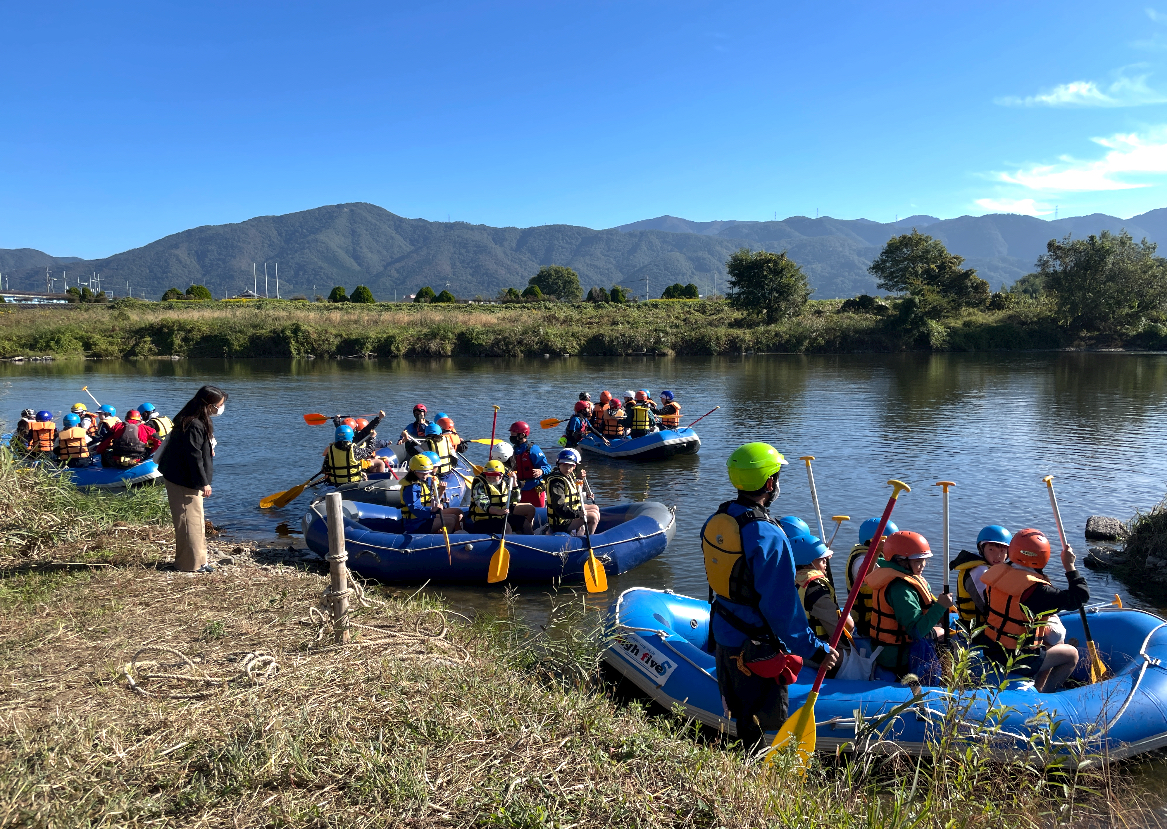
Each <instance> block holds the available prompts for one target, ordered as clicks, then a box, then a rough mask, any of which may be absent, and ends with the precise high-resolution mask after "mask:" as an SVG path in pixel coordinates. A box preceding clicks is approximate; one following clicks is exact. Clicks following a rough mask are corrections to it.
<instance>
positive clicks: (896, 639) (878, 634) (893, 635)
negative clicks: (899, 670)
mask: <svg viewBox="0 0 1167 829" xmlns="http://www.w3.org/2000/svg"><path fill="white" fill-rule="evenodd" d="M898 579H903V580H904V581H906V582H907V583H908V584H910V585H911V586H912V587H913V588H914V589H915V591H916V593H917V594H919V596H920V606H921V607H922V608H923V609H924V610H927V609H928V608H929V607H931V606H932V604H933V603H934V602H935V601H936V597H935V596H933V595H932V591H931V589H929V587H928V582H927V580H925V578H924V577H923V576H913V575H911V574H910V573H901V572H900V571H899V570H896V569H895V568H894V567H880V568H878V569H875V570H872V571H871V572H870V573H868V574H867V578H866V579H865V580H864V582H863V583H864V584H865V585H868V586H869V587H871V630H870V631H869V633H870V635H871V641H873V642H877V643H879V644H881V645H903V644H906V643H907V642H909V641H911V637H910V636H909V635H908V631H907V630H905V629H904V626H903V625H901V624H900V623H899V621H898V620H897V619H896V612H895V608H893V607H892V606H891V602H890V601H888V599H887V588H888V587H889V586H890V585H891V583H892V582H894V581H896V580H898Z"/></svg>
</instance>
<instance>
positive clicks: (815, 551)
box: [790, 534, 834, 567]
mask: <svg viewBox="0 0 1167 829" xmlns="http://www.w3.org/2000/svg"><path fill="white" fill-rule="evenodd" d="M790 546H791V548H792V549H793V550H794V564H795V566H797V567H805V566H806V565H808V564H813V563H814V562H816V561H818V560H819V559H820V558H830V557H831V556H832V555H834V553H832V552H831V550H830V548H829V547H827V545H826V544H824V543H823V542H821V541H820V540H819V539H818V538H816V537H815V536H813V535H809V534H808V535H800V536H798V537H797V538H793V539H791V541H790Z"/></svg>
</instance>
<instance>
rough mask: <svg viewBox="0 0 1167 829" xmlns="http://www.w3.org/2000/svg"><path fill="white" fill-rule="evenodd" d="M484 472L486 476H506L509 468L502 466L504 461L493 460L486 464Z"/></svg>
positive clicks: (483, 468)
mask: <svg viewBox="0 0 1167 829" xmlns="http://www.w3.org/2000/svg"><path fill="white" fill-rule="evenodd" d="M482 472H483V474H485V475H505V474H507V468H506V467H505V466H503V465H502V461H500V460H498V459H497V458H491V459H490V460H488V461H487V462H486V466H484V467H482Z"/></svg>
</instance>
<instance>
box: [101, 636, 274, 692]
mask: <svg viewBox="0 0 1167 829" xmlns="http://www.w3.org/2000/svg"><path fill="white" fill-rule="evenodd" d="M232 657H235V658H234V659H232ZM227 659H229V660H231V661H234V662H235V663H236V671H235V673H233V674H231V675H229V676H211V675H210V674H208V673H207V672H206V671H204V670H200V669H199V668H198V667H197V666H196V665H195V664H194V662H192V661H191V659H190V657H188V656H187V655H186V654H184V653H182V652H181V651H178V650H176V649H174V648H170V647H167V646H165V645H147V646H146V647H144V648H141V649H139V650H138V652H137V653H135V654H134V655H133V657H131V659H130V661H129V662H127V663H126V664H125V665H124V666H122V676H123V677H125V679H126V687H128V688H129V689H130V690H131V691H133V692H134V693H136V694H140V695H141V696H144V697H166V698H168V699H201V698H203V697H206V696H209V695H210V694H212V693H214V692H215V691H217V690H221V689H224V688H229V687H232V686H235V687H241V686H243V687H255V686H257V685H262V684H263V683H264V682H266V681H267V680H268V679H270V678H271V677H273V676H275V675H276V673H278V672H279V669H280V665H279V662H277V661H276V658H275V657H274V656H272V655H271V654H270V653H267V652H266V651H248V652H246V653H236V654H228V655H227ZM135 677H136V679H135ZM146 683H150V684H151V685H152V686H153V685H154V683H157V685H158V687H156V688H146V687H144V685H145V684H146Z"/></svg>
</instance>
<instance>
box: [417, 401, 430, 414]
mask: <svg viewBox="0 0 1167 829" xmlns="http://www.w3.org/2000/svg"><path fill="white" fill-rule="evenodd" d="M413 410H414V411H415V412H428V411H429V409H427V408H426V407H425V403H418V404H417V405H416V406H414V407H413Z"/></svg>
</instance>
